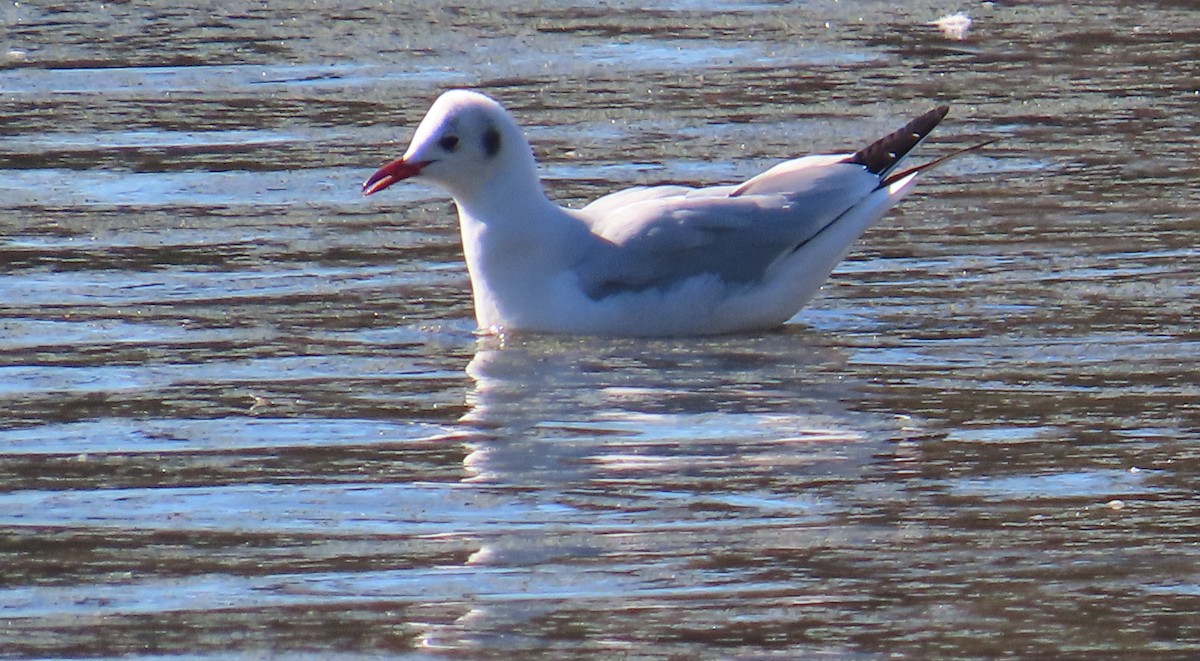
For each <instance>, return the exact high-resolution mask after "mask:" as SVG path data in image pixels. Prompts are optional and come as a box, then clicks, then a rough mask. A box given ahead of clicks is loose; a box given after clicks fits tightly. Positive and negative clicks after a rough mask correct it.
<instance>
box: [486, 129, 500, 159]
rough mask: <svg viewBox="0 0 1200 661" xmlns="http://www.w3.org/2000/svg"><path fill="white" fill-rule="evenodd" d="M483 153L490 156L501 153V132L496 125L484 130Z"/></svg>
mask: <svg viewBox="0 0 1200 661" xmlns="http://www.w3.org/2000/svg"><path fill="white" fill-rule="evenodd" d="M483 153H485V154H487V155H488V157H492V156H495V155H496V154H498V153H500V132H499V131H497V130H496V127H494V126H489V127H488V130H486V131H484V132H483Z"/></svg>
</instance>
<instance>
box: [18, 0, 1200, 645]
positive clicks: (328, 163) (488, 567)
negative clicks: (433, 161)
mask: <svg viewBox="0 0 1200 661" xmlns="http://www.w3.org/2000/svg"><path fill="white" fill-rule="evenodd" d="M957 10H966V11H967V12H968V14H969V15H970V16H971V18H972V19H973V21H974V22H973V25H972V28H971V30H970V32H969V33H968V34H967V35H966V37H965V38H964V39H955V38H953V37H952V36H948V35H945V34H943V33H942V32H940V31H939V30H938V29H937V28H936V27H934V26H932V25H930V22H931V21H934V20H935V19H937V18H939V17H940V16H942V15H944V14H947V13H950V12H953V11H957ZM0 18H2V19H3V35H4V39H3V41H2V42H0V48H2V51H0V656H3V657H9V658H23V657H24V658H30V657H41V658H46V657H50V658H63V657H98V656H99V657H122V658H128V657H138V656H148V657H151V656H152V657H155V658H172V657H189V658H195V657H200V658H242V657H252V658H264V657H266V658H273V657H277V656H278V657H288V658H292V657H296V656H301V657H303V656H306V655H307V656H313V657H317V658H326V657H329V656H333V655H338V656H343V657H346V656H349V657H355V656H361V657H379V656H385V657H386V656H401V657H403V656H408V657H422V656H438V655H446V656H450V657H452V658H494V659H501V658H504V659H508V658H555V659H564V658H631V659H647V658H674V659H684V658H739V659H761V658H787V659H793V658H846V659H883V658H903V659H930V658H1062V659H1113V658H1124V659H1151V658H1154V659H1159V658H1161V659H1168V658H1181V659H1182V658H1195V657H1196V656H1197V655H1200V544H1198V542H1200V539H1198V536H1200V515H1198V514H1197V512H1198V511H1200V497H1198V495H1197V484H1198V481H1197V477H1198V475H1200V376H1198V369H1197V367H1198V356H1200V332H1198V330H1197V328H1198V324H1197V322H1198V320H1200V303H1198V301H1200V284H1198V280H1200V255H1198V252H1197V247H1196V246H1197V240H1198V238H1200V214H1198V213H1197V211H1196V209H1197V206H1198V205H1200V193H1198V186H1197V183H1196V182H1197V180H1200V167H1198V166H1197V165H1196V153H1197V151H1198V149H1200V139H1198V138H1197V135H1198V134H1200V111H1198V109H1200V8H1196V7H1195V6H1194V3H1191V2H1187V1H1170V0H1160V1H1157V2H1142V3H1128V2H1119V1H1118V0H1098V1H1096V2H1091V3H1087V4H1086V5H1080V4H1071V3H1065V2H1011V3H1010V2H997V3H973V4H968V5H961V6H955V5H952V4H938V3H932V2H911V3H893V2H875V1H864V2H836V1H832V0H818V1H816V2H810V3H809V2H806V3H779V2H763V3H752V4H748V3H740V2H702V1H687V2H670V3H668V2H650V3H624V2H617V3H607V4H600V5H597V4H594V3H575V2H570V1H569V0H563V1H559V0H536V1H535V2H532V3H526V4H524V5H521V6H519V7H516V8H508V7H498V6H494V5H493V4H491V3H477V2H471V1H468V2H449V3H440V2H437V3H435V2H416V3H414V2H396V3H391V2H382V1H375V0H371V1H366V0H343V1H333V0H331V1H329V2H324V1H322V2H313V3H303V4H301V3H259V2H230V3H219V7H217V6H216V5H214V7H207V8H200V7H197V8H192V7H189V6H186V3H183V4H180V3H168V2H162V1H160V0H153V1H150V2H136V3H121V2H113V3H92V2H80V3H54V4H51V3H42V2H36V1H35V2H25V1H22V2H19V3H17V2H9V3H6V4H5V5H4V6H3V7H2V8H0ZM452 86H469V87H476V88H480V89H482V90H484V91H486V92H488V93H489V94H491V95H493V96H495V97H497V98H498V99H500V100H501V101H503V102H504V103H505V104H506V105H507V106H508V107H510V108H511V109H512V110H513V112H514V113H515V114H516V115H517V116H518V117H519V119H520V120H521V121H522V122H523V123H524V124H525V125H526V126H527V127H528V131H529V135H530V137H531V139H532V141H533V143H534V147H535V151H536V152H537V155H538V157H539V158H540V160H541V162H542V164H543V174H544V176H545V178H546V180H547V189H548V191H549V192H550V194H551V195H552V197H554V198H555V199H556V200H558V201H560V202H562V203H564V204H568V205H578V204H582V203H584V202H586V201H587V200H589V199H592V198H594V197H597V196H599V195H601V194H603V193H605V192H608V191H611V190H613V189H615V188H620V187H626V186H630V185H636V184H645V183H660V182H682V183H688V184H711V183H720V182H730V181H737V180H739V179H744V178H746V177H748V176H750V175H752V174H754V173H756V172H758V171H760V170H761V169H763V168H765V167H767V166H769V165H771V164H772V163H774V162H776V161H778V160H780V159H783V158H787V157H790V156H795V155H800V154H804V153H809V152H814V151H845V150H850V149H855V148H857V147H858V146H861V145H863V144H866V142H868V141H870V140H873V139H874V138H876V137H878V136H879V135H882V134H883V133H885V132H887V131H890V130H892V129H894V128H896V127H898V126H899V125H900V124H901V123H903V121H905V120H906V119H907V118H908V117H910V116H913V115H915V114H917V113H919V112H922V111H924V110H926V109H928V108H930V107H931V106H933V105H936V104H942V103H947V104H950V105H951V106H952V108H953V109H952V114H951V116H950V117H949V118H948V119H947V121H946V122H945V123H944V124H943V125H942V126H941V127H940V128H939V129H938V131H937V132H936V133H935V135H934V137H933V138H932V139H931V140H930V141H929V142H928V143H926V145H925V146H924V147H923V148H922V153H923V154H924V155H925V156H927V157H931V158H932V157H936V156H939V155H944V154H946V153H949V152H950V151H951V150H953V149H956V148H961V147H964V146H967V145H970V144H973V143H975V142H979V141H982V140H987V139H991V138H997V137H998V138H1001V141H1000V142H999V143H997V144H996V145H993V146H991V147H988V148H987V149H985V150H982V151H979V152H975V153H972V154H971V155H969V156H967V157H964V158H961V159H959V160H957V161H954V162H953V163H951V164H949V165H947V166H946V167H944V168H943V169H941V170H939V171H938V172H937V173H936V174H933V175H931V176H928V177H926V178H925V180H924V181H923V182H922V184H921V185H920V186H919V188H918V191H917V193H916V194H914V195H913V196H911V197H910V198H909V199H907V200H906V201H905V202H904V203H903V204H902V206H901V207H900V208H898V209H896V210H895V211H894V212H893V213H891V214H890V215H889V216H888V217H887V218H886V219H885V220H884V221H883V222H882V223H881V224H879V225H878V226H877V227H875V228H873V229H872V230H870V231H869V232H868V233H867V234H866V236H865V237H864V238H863V240H862V241H861V243H860V245H859V247H858V248H857V249H856V250H855V251H854V253H853V254H852V255H851V256H850V258H849V259H848V260H847V261H846V262H845V263H844V264H843V265H842V266H841V267H840V268H839V269H838V271H837V272H836V273H835V275H834V277H833V278H832V280H831V282H830V283H829V285H828V286H827V287H826V289H825V290H824V292H823V294H822V296H821V297H820V298H819V299H818V300H817V301H815V302H814V304H813V305H812V306H810V307H809V308H808V309H806V310H805V311H803V312H802V313H801V314H800V315H798V316H797V317H796V318H795V319H794V320H793V321H792V322H791V323H790V324H789V325H787V326H786V327H785V328H783V329H781V330H779V331H775V332H767V333H758V334H751V335H739V336H732V337H717V338H704V339H649V340H644V339H638V340H621V339H592V338H579V337H547V336H515V337H507V338H489V337H477V336H476V335H475V334H474V333H473V321H472V312H471V302H470V294H469V283H468V280H467V277H466V273H465V268H464V266H463V264H462V260H461V252H460V248H459V245H458V230H457V226H456V221H455V216H454V212H453V208H452V205H451V204H450V203H449V201H448V200H447V198H446V197H445V195H444V194H442V193H440V192H438V191H435V190H432V189H429V188H425V187H422V186H421V185H419V184H405V185H398V186H394V187H393V188H391V189H389V190H388V191H387V192H386V193H383V194H380V195H376V196H373V197H371V198H369V199H368V198H363V197H362V196H361V195H360V194H359V192H358V186H359V184H360V182H361V181H362V180H363V179H365V178H366V177H367V176H368V175H370V174H371V172H373V171H374V169H375V168H376V167H377V166H379V165H381V164H383V163H384V162H386V161H388V160H390V159H391V158H394V157H395V156H397V155H399V154H400V153H401V152H402V151H403V150H404V147H405V145H406V144H407V140H408V138H409V136H410V135H411V132H412V129H413V127H414V126H415V124H416V122H417V121H419V119H420V118H421V116H422V115H423V114H424V112H425V110H426V108H427V107H428V105H429V104H430V102H431V101H432V100H433V99H434V98H435V97H436V95H437V93H438V92H439V91H441V90H442V89H445V88H447V87H452Z"/></svg>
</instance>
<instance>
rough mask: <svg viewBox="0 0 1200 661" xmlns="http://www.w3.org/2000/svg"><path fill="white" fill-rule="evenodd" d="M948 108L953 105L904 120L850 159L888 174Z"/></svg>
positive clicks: (874, 171)
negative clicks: (900, 125) (902, 123)
mask: <svg viewBox="0 0 1200 661" xmlns="http://www.w3.org/2000/svg"><path fill="white" fill-rule="evenodd" d="M949 112H950V106H938V107H937V108H934V109H933V110H930V111H929V112H927V113H925V114H924V115H921V116H920V117H917V118H916V119H914V120H912V121H911V122H909V123H907V124H905V125H904V127H903V128H901V129H900V130H899V131H896V132H895V133H890V134H888V135H885V136H884V137H882V138H880V139H879V140H876V141H875V142H873V143H872V144H870V145H868V146H867V147H864V148H862V149H860V150H858V152H857V153H855V154H854V155H853V156H851V157H850V158H849V159H847V162H849V163H856V164H858V165H862V166H864V167H866V168H867V171H868V172H871V173H873V174H877V175H879V176H880V177H886V176H887V175H888V173H889V172H891V170H892V168H894V167H896V164H897V163H899V162H900V160H901V159H902V158H904V157H905V156H906V155H907V154H908V152H910V151H912V150H913V148H914V147H916V146H917V145H919V144H921V141H922V140H924V139H925V136H927V135H929V133H930V132H931V131H933V129H934V127H936V126H937V125H938V124H939V123H940V122H941V121H942V119H943V118H945V116H946V113H949Z"/></svg>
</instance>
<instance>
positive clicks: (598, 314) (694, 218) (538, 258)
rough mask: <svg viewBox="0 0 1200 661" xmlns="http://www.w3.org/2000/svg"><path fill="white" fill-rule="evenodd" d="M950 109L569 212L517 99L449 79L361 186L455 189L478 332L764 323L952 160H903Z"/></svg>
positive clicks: (723, 328)
mask: <svg viewBox="0 0 1200 661" xmlns="http://www.w3.org/2000/svg"><path fill="white" fill-rule="evenodd" d="M948 110H949V109H948V108H947V107H944V106H943V107H940V108H937V109H935V110H931V111H929V112H927V113H925V114H924V115H921V116H920V117H917V118H916V119H914V120H912V121H911V122H909V123H908V124H906V125H905V126H904V127H903V128H901V129H900V130H899V131H896V132H895V133H892V134H891V135H888V136H886V137H884V138H882V139H880V140H878V141H877V142H875V143H873V144H871V145H870V146H868V147H866V148H864V149H862V150H860V151H858V152H855V153H853V154H839V155H819V156H805V157H803V158H797V159H794V160H790V161H785V162H783V163H780V164H778V165H776V166H775V167H772V168H771V169H769V170H767V171H766V172H763V173H762V174H759V175H757V176H755V177H753V178H751V179H749V180H748V181H745V182H743V183H741V184H733V185H727V186H713V187H710V188H690V187H686V186H654V187H637V188H630V189H628V190H623V191H619V192H616V193H612V194H610V195H606V196H604V197H601V198H600V199H598V200H596V201H595V202H592V203H591V204H589V205H587V206H585V207H583V208H582V209H577V210H576V209H566V208H563V207H560V206H558V205H557V204H555V203H553V202H551V201H550V200H549V199H548V198H547V197H546V194H545V193H544V192H543V190H542V184H541V181H540V179H539V178H538V174H537V164H536V163H535V161H534V157H533V151H532V149H531V148H530V146H529V142H528V141H527V140H526V139H525V135H524V134H523V133H522V131H521V129H520V127H519V126H518V125H517V123H516V121H515V120H514V119H513V117H512V116H511V115H510V114H509V113H508V111H506V110H505V109H504V108H503V107H501V105H500V104H499V103H497V102H495V101H493V100H492V99H490V98H488V97H487V96H484V95H483V94H479V93H477V92H473V91H467V90H451V91H448V92H446V93H444V94H442V95H441V97H439V98H438V99H437V101H436V102H434V104H433V107H431V108H430V109H429V113H428V114H426V115H425V119H423V120H421V123H420V125H418V126H417V130H416V133H415V135H414V136H413V139H412V143H411V144H410V145H409V147H408V150H407V151H406V152H405V153H404V156H402V157H401V158H399V159H396V160H395V161H392V162H391V163H388V164H387V165H385V166H383V167H382V168H380V169H379V171H377V172H376V173H375V174H374V175H372V176H371V178H370V179H368V180H367V181H366V183H365V184H363V192H364V193H366V194H367V195H370V194H372V193H376V192H379V191H381V190H383V189H384V188H387V187H388V186H391V185H392V184H394V183H396V182H397V181H401V180H403V179H408V178H417V179H420V180H427V181H430V182H432V183H434V184H437V185H439V186H441V187H442V188H444V189H446V190H447V191H448V192H449V193H450V194H451V195H452V196H453V197H454V201H455V203H456V204H457V206H458V218H459V222H460V224H461V230H462V242H463V251H464V253H465V254H466V260H467V270H468V271H469V272H470V275H471V286H472V289H473V294H474V302H475V317H476V320H477V321H478V323H479V326H480V328H481V329H482V330H485V331H491V332H503V331H515V330H528V331H543V332H556V333H581V334H595V335H705V334H716V333H730V332H737V331H749V330H757V329H766V328H771V327H775V326H779V325H781V324H783V323H784V322H785V321H787V320H788V319H789V318H791V317H792V316H793V315H795V314H796V313H797V312H798V311H799V310H800V309H801V308H802V307H803V306H804V305H805V304H806V303H807V302H808V301H809V300H810V299H811V298H812V297H813V296H814V295H815V294H816V293H817V290H819V289H820V288H821V285H822V284H823V283H824V282H825V280H826V279H827V278H828V277H829V274H830V273H831V272H832V271H833V269H834V267H835V266H837V264H838V262H840V261H841V260H842V258H843V257H844V256H845V255H846V253H847V252H848V251H849V249H850V247H851V245H852V244H853V243H854V241H855V240H856V239H857V238H858V237H859V236H860V235H861V234H862V233H863V231H864V230H866V229H867V227H869V226H870V225H871V223H873V222H875V221H876V220H878V219H879V218H880V217H881V216H883V215H884V213H886V212H887V210H888V209H890V208H891V207H892V206H893V205H895V204H896V203H897V202H899V201H900V199H901V198H902V197H904V195H905V194H907V193H908V192H909V191H910V190H911V189H912V187H913V184H915V183H916V180H917V178H918V176H919V175H920V173H921V172H923V171H924V170H926V169H927V168H928V167H929V166H931V165H935V164H936V163H938V162H940V161H941V160H945V159H940V160H939V161H935V162H934V163H929V164H926V165H923V166H920V167H917V168H913V169H910V170H907V171H904V172H899V173H896V172H895V170H896V166H897V165H898V164H899V162H900V160H901V159H902V158H904V156H905V155H906V154H908V153H909V151H911V150H912V149H913V148H914V147H916V146H917V145H918V144H919V143H920V142H921V140H923V139H924V138H925V136H926V135H928V134H929V132H930V131H932V130H933V128H934V127H935V126H937V124H938V122H940V121H941V120H942V118H943V117H945V116H946V113H947V112H948Z"/></svg>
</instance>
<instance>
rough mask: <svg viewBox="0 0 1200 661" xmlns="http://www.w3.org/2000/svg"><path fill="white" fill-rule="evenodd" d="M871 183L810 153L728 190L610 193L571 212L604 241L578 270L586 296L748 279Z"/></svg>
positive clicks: (838, 160) (858, 171)
mask: <svg viewBox="0 0 1200 661" xmlns="http://www.w3.org/2000/svg"><path fill="white" fill-rule="evenodd" d="M878 185H879V177H878V176H877V175H873V174H871V173H869V172H867V171H866V170H865V169H864V168H863V167H862V166H859V165H854V164H849V163H846V162H845V157H844V156H834V157H829V156H820V157H806V158H803V159H796V160H793V161H787V162H785V163H781V164H780V165H778V166H776V167H774V168H772V169H771V170H768V171H767V172H764V173H762V174H760V175H758V176H757V177H754V178H753V179H751V180H749V181H747V182H746V183H744V184H742V185H741V186H737V187H733V186H727V187H719V188H702V189H690V188H685V187H659V188H657V189H635V190H633V191H625V192H622V193H616V194H614V195H610V196H607V197H606V198H601V199H600V200H597V202H595V203H593V204H592V205H589V206H587V207H585V208H584V209H582V210H580V212H579V213H580V215H581V217H582V218H583V219H584V221H585V222H587V223H588V224H589V225H590V226H591V228H592V232H593V233H594V234H596V235H597V236H599V237H600V238H602V239H604V242H603V245H602V246H601V247H600V248H598V249H597V250H596V251H594V252H593V253H592V254H590V255H589V256H588V257H587V258H585V260H584V262H583V263H581V264H580V265H579V267H578V272H579V275H580V278H581V279H582V280H583V284H584V287H585V288H586V289H587V291H588V292H589V294H590V295H592V296H593V297H595V298H601V297H604V296H607V295H611V294H615V293H620V292H623V291H637V290H642V289H650V288H662V287H669V286H671V285H672V284H675V283H677V282H680V281H682V280H685V279H687V278H690V277H692V276H696V275H701V274H705V273H711V274H714V275H716V276H718V277H720V278H721V279H723V280H725V281H727V282H753V281H755V280H759V279H761V278H762V277H763V276H764V275H765V274H766V273H767V270H768V269H769V268H770V266H771V265H772V264H774V263H775V262H776V260H778V259H779V258H781V257H784V256H786V255H788V254H790V253H791V252H792V251H794V250H796V248H798V247H799V246H801V245H803V244H804V242H805V241H807V240H808V239H810V238H812V237H813V236H815V235H816V234H817V233H818V232H820V231H821V230H822V229H824V228H825V227H826V226H828V225H829V224H830V223H831V222H833V221H835V220H836V219H837V218H838V217H839V216H841V215H842V214H843V213H845V212H846V210H847V209H849V208H851V207H853V206H854V205H855V204H857V203H858V202H860V201H862V199H864V198H865V197H866V196H867V195H869V194H870V193H871V192H873V191H874V190H875V189H876V188H877V187H878ZM622 196H627V197H624V199H622ZM606 200H607V202H605V201H606ZM600 202H605V204H599V203H600ZM620 202H627V203H625V204H620Z"/></svg>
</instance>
